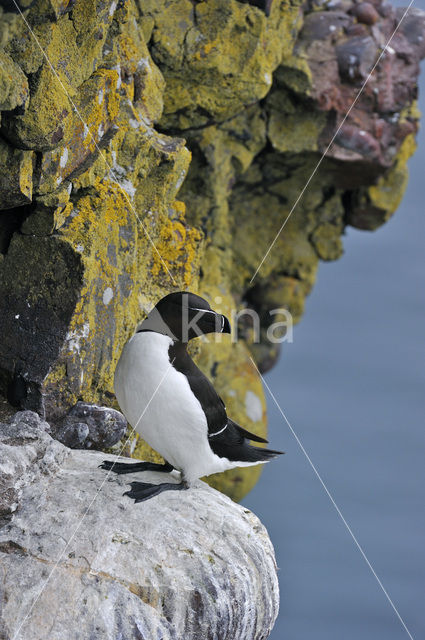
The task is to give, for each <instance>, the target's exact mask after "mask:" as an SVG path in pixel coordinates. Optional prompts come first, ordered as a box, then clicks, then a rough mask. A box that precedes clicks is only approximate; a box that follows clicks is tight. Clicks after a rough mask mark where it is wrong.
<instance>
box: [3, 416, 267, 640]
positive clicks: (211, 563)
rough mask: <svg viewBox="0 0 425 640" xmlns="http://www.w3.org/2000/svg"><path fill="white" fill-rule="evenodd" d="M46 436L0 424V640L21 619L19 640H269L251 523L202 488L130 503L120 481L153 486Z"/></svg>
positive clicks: (262, 543)
mask: <svg viewBox="0 0 425 640" xmlns="http://www.w3.org/2000/svg"><path fill="white" fill-rule="evenodd" d="M47 429H48V425H46V423H43V422H42V421H41V420H40V418H39V417H38V416H37V415H36V414H34V413H32V412H29V411H25V412H20V413H19V414H16V416H15V417H14V419H13V420H12V421H10V422H9V423H8V424H0V473H1V477H0V495H1V496H2V502H1V505H2V514H0V515H2V516H3V519H2V521H1V524H3V527H2V528H1V529H0V566H1V586H0V628H1V629H2V633H3V635H2V638H7V640H12V638H14V636H15V634H16V633H17V631H18V629H19V627H20V625H21V623H22V621H23V620H24V619H25V617H26V616H27V614H28V612H30V613H29V615H28V617H27V618H26V619H25V622H24V624H23V625H22V627H21V629H20V631H19V635H18V637H19V640H51V639H53V638H54V640H77V639H78V640H81V639H82V638H84V639H87V640H89V639H90V640H118V638H120V639H121V640H130V639H132V638H134V639H137V640H157V639H158V640H159V639H162V640H182V639H184V640H204V639H207V638H211V639H212V640H254V639H255V640H261V639H265V638H267V637H268V635H269V633H270V631H271V629H272V627H273V624H274V621H275V618H276V616H277V611H278V595H279V594H278V584H277V577H276V565H275V558H274V552H273V547H272V544H271V542H270V539H269V537H268V535H267V532H266V530H265V528H264V527H263V525H262V524H261V523H260V522H259V520H258V519H257V518H256V516H255V515H253V514H252V513H251V512H250V511H248V510H247V509H244V508H243V507H241V506H239V505H237V504H235V503H234V502H232V501H231V500H230V499H229V498H227V497H226V496H224V495H222V494H221V493H219V492H217V491H215V490H214V489H211V488H210V487H208V486H207V485H206V484H205V483H203V482H198V483H197V485H196V486H195V487H194V488H192V489H189V490H188V491H184V492H170V491H169V492H166V493H164V494H162V495H160V496H157V497H155V498H152V499H151V500H148V501H146V502H143V503H140V504H134V503H133V501H132V500H130V499H129V498H128V497H127V496H123V495H122V494H123V493H124V491H125V490H126V489H127V488H128V487H127V485H128V482H130V481H133V480H143V481H147V482H161V481H164V475H163V474H158V473H144V474H132V475H127V476H118V477H117V476H115V475H114V474H110V475H109V476H108V473H107V472H106V471H103V470H102V469H99V468H98V465H99V464H100V463H101V462H102V461H103V460H104V459H105V457H107V456H106V455H105V454H104V453H99V452H89V451H81V450H71V449H68V448H67V447H65V446H63V445H61V444H60V443H58V442H56V441H55V440H52V439H51V438H50V436H49V435H48V433H47ZM169 478H170V476H167V479H169ZM171 478H172V476H171ZM175 480H176V481H177V477H176V478H175ZM12 494H13V495H12ZM7 495H9V497H10V500H9V503H10V504H9V505H8V502H7ZM94 498H95V500H94V502H93V504H92V505H91V506H90V508H89V510H88V511H87V508H88V507H89V505H90V504H91V503H92V501H93V499H94ZM18 505H19V506H18ZM86 511H87V514H86V516H85V518H84V520H83V522H82V524H81V526H80V527H79V528H78V530H77V531H76V529H77V527H78V525H79V523H80V520H81V518H82V516H83V515H84V514H85V513H86ZM75 531H76V533H75V535H74V536H73V538H72V540H71V542H70V543H69V545H68V546H67V547H66V545H67V541H68V540H69V539H70V538H71V536H72V535H73V533H74V532H75ZM58 558H60V560H59V562H58V565H57V568H56V569H55V571H54V572H53V574H52V575H51V577H50V579H49V580H48V582H47V584H46V586H45V588H44V590H43V591H42V594H41V596H40V597H39V598H38V600H37V601H36V602H35V599H36V597H37V595H38V594H39V592H40V590H41V588H42V587H43V585H44V584H45V583H46V580H47V579H48V577H49V574H50V573H51V571H52V569H53V567H54V566H55V564H56V562H57V560H58ZM34 602H35V605H34V607H33V608H32V609H31V607H32V605H33V603H34Z"/></svg>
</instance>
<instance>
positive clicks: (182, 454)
mask: <svg viewBox="0 0 425 640" xmlns="http://www.w3.org/2000/svg"><path fill="white" fill-rule="evenodd" d="M212 332H217V333H230V323H229V321H228V319H227V318H226V317H225V316H223V315H221V314H219V313H216V312H215V311H213V310H212V309H211V307H210V305H209V304H208V302H207V301H206V300H204V299H203V298H201V297H199V296H197V295H195V294H193V293H189V292H185V291H181V292H178V293H170V294H169V295H167V296H165V298H162V299H161V300H160V301H159V302H158V304H157V305H156V306H155V307H154V309H153V310H152V311H151V312H150V313H149V315H148V316H147V318H146V319H145V320H144V321H143V322H142V324H141V325H140V326H139V328H138V329H137V331H136V333H135V334H134V335H133V337H132V338H131V339H130V340H129V341H128V342H127V344H126V345H125V347H124V349H123V351H122V354H121V357H120V359H119V361H118V364H117V368H116V370H115V379H114V388H115V394H116V397H117V400H118V403H119V405H120V407H121V410H122V412H123V413H124V415H125V417H126V418H127V420H128V422H129V423H130V425H131V426H132V427H133V428H134V429H135V430H136V431H137V432H138V433H139V434H140V436H141V437H142V438H143V440H145V441H146V442H147V443H148V444H149V445H150V446H151V447H152V448H153V449H155V451H157V452H158V453H160V454H161V456H162V457H163V458H164V459H165V460H166V461H167V462H166V463H165V464H163V465H161V464H156V463H151V462H136V463H130V464H128V463H115V464H114V463H113V462H111V461H107V460H106V461H105V462H104V463H103V464H102V465H101V467H102V468H103V469H107V470H112V471H114V472H115V473H120V474H121V473H133V472H134V471H165V472H169V471H172V470H173V469H177V470H178V471H180V473H181V483H180V484H175V483H170V482H165V483H163V484H159V485H153V484H148V483H144V482H132V483H131V490H130V491H127V492H126V494H124V495H128V496H130V497H131V498H134V500H135V502H141V501H143V500H146V499H147V498H150V497H152V496H155V495H157V494H159V493H161V492H162V491H166V490H178V489H187V488H188V487H189V486H190V485H191V484H192V483H193V482H194V481H195V480H197V479H198V478H200V477H202V476H208V475H210V474H212V473H218V472H220V471H226V470H227V469H233V468H234V467H247V466H251V465H255V464H259V463H264V462H268V461H269V460H270V459H271V458H273V457H275V456H277V455H278V454H279V453H281V452H279V451H272V450H270V449H264V448H259V447H253V446H251V445H250V444H249V442H248V441H249V440H255V441H256V442H263V443H265V442H267V440H264V438H260V437H259V436H256V435H254V434H252V433H249V431H246V430H245V429H243V428H242V427H240V426H239V425H238V424H236V423H235V422H233V420H231V419H230V418H229V417H228V416H227V413H226V407H225V406H224V403H223V401H222V399H221V398H220V396H219V395H218V394H217V393H216V391H215V389H214V387H213V386H212V384H211V382H210V381H209V380H208V378H207V377H206V376H205V375H204V374H203V373H202V372H201V371H200V370H199V369H198V367H197V366H196V365H195V363H194V362H193V360H192V358H191V357H190V355H189V354H188V352H187V343H188V341H189V340H191V339H192V338H195V337H197V336H201V335H205V334H207V333H212Z"/></svg>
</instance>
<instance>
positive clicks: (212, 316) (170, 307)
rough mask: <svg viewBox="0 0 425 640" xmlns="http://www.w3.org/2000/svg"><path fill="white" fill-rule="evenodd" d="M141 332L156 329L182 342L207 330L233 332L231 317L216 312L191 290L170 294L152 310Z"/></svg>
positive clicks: (142, 325) (203, 333)
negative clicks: (229, 318) (229, 319)
mask: <svg viewBox="0 0 425 640" xmlns="http://www.w3.org/2000/svg"><path fill="white" fill-rule="evenodd" d="M139 331H155V332H157V333H162V334H164V335H168V336H170V338H173V340H178V341H179V342H188V341H189V340H191V339H192V338H196V337H199V336H202V335H205V334H207V333H230V331H231V329H230V322H229V321H228V319H227V318H226V317H225V316H223V315H221V313H216V312H215V311H213V310H212V309H211V307H210V305H209V304H208V302H207V301H206V300H204V299H203V298H201V297H200V296H197V295H195V294H194V293H190V292H189V291H178V292H176V293H170V294H168V296H165V298H162V299H161V300H160V301H159V302H158V303H157V304H156V305H155V307H154V308H153V309H152V311H151V312H150V313H149V315H148V316H147V318H146V320H144V321H143V322H142V324H141V326H140V329H139Z"/></svg>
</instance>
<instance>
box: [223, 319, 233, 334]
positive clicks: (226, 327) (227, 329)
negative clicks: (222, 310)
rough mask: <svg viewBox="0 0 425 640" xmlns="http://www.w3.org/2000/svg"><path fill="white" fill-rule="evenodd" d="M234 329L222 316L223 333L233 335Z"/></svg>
mask: <svg viewBox="0 0 425 640" xmlns="http://www.w3.org/2000/svg"><path fill="white" fill-rule="evenodd" d="M231 332H232V329H231V327H230V322H229V321H228V319H227V318H226V316H221V333H231Z"/></svg>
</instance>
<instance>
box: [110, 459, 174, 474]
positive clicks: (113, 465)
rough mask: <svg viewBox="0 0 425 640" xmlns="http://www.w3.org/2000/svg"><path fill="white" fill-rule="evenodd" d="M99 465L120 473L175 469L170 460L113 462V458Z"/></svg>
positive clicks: (167, 471)
mask: <svg viewBox="0 0 425 640" xmlns="http://www.w3.org/2000/svg"><path fill="white" fill-rule="evenodd" d="M99 467H100V468H101V469H105V470H106V471H113V472H114V473H118V474H120V475H121V474H124V473H135V472H137V471H162V472H164V473H170V471H172V470H173V469H174V467H173V466H172V465H171V464H169V463H168V462H166V463H165V464H158V463H156V462H113V461H112V460H104V461H103V462H102V464H100V465H99Z"/></svg>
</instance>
